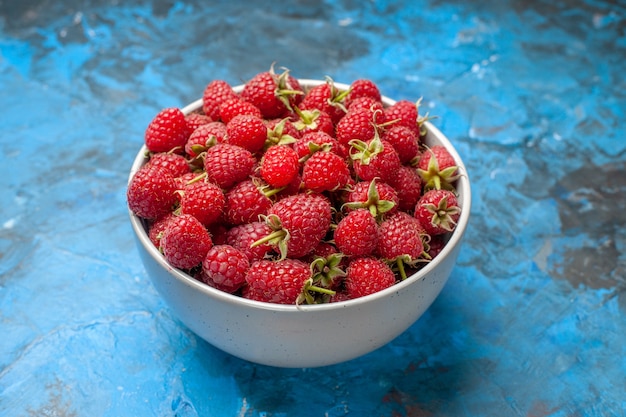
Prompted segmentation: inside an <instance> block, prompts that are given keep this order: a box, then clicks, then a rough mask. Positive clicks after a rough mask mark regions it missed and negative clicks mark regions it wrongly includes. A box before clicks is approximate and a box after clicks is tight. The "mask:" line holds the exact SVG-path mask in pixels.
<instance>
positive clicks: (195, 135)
mask: <svg viewBox="0 0 626 417" xmlns="http://www.w3.org/2000/svg"><path fill="white" fill-rule="evenodd" d="M225 141H226V125H225V124H224V123H222V122H210V123H207V124H204V125H201V126H198V128H197V129H196V130H194V131H193V132H192V133H191V135H189V139H187V142H186V143H185V153H187V155H189V156H190V157H192V158H195V157H196V156H198V155H200V154H201V153H202V152H205V151H206V150H207V149H208V148H210V147H211V146H213V145H215V144H216V143H224V142H225Z"/></svg>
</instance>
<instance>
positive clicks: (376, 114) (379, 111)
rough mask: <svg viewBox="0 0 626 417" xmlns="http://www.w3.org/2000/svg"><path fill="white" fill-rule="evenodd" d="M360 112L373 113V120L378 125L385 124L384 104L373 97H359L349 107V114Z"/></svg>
mask: <svg viewBox="0 0 626 417" xmlns="http://www.w3.org/2000/svg"><path fill="white" fill-rule="evenodd" d="M358 110H368V111H370V112H372V119H373V120H374V122H375V123H376V125H381V124H383V123H385V112H384V106H383V103H382V102H381V101H380V100H376V99H374V98H372V97H367V96H364V97H358V98H357V99H355V100H353V101H351V102H350V107H348V111H349V112H355V111H358Z"/></svg>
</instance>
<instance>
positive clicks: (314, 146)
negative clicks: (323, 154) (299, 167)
mask: <svg viewBox="0 0 626 417" xmlns="http://www.w3.org/2000/svg"><path fill="white" fill-rule="evenodd" d="M325 147H327V148H329V150H330V151H331V152H333V153H336V154H337V155H339V156H340V157H342V158H344V159H345V158H347V157H348V149H347V148H346V147H345V146H344V145H342V144H340V143H339V142H338V141H337V139H335V138H334V137H332V136H330V135H329V134H328V133H325V132H308V133H306V134H304V135H303V136H302V137H301V138H300V139H298V140H297V141H296V142H295V143H294V144H293V149H294V150H295V151H296V152H297V153H298V158H300V159H304V158H308V157H309V156H310V155H311V154H312V153H313V152H315V151H318V150H320V149H322V150H323V149H324V148H325Z"/></svg>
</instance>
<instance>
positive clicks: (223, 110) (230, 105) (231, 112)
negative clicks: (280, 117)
mask: <svg viewBox="0 0 626 417" xmlns="http://www.w3.org/2000/svg"><path fill="white" fill-rule="evenodd" d="M219 112H220V119H221V120H222V122H224V123H226V124H228V122H230V121H231V120H233V118H235V116H239V115H242V114H245V115H249V116H256V117H258V118H259V119H261V118H263V115H262V114H261V110H259V109H258V108H257V107H256V106H255V105H254V104H252V103H248V102H247V101H243V100H242V99H241V98H239V97H237V98H231V99H228V100H226V101H224V102H222V104H220V106H219Z"/></svg>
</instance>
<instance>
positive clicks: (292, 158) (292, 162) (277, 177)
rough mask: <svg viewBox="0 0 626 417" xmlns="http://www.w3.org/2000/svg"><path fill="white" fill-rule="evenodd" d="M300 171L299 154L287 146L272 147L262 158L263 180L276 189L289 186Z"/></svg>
mask: <svg viewBox="0 0 626 417" xmlns="http://www.w3.org/2000/svg"><path fill="white" fill-rule="evenodd" d="M299 171H300V163H299V162H298V154H297V153H296V151H294V150H293V148H291V147H289V146H287V145H275V146H270V147H269V148H268V149H267V151H265V154H264V155H263V158H261V178H263V179H264V180H265V181H266V182H267V183H268V184H269V185H271V186H272V187H274V188H281V187H285V186H287V184H289V183H290V182H291V181H293V179H294V178H296V176H297V175H298V172H299Z"/></svg>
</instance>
